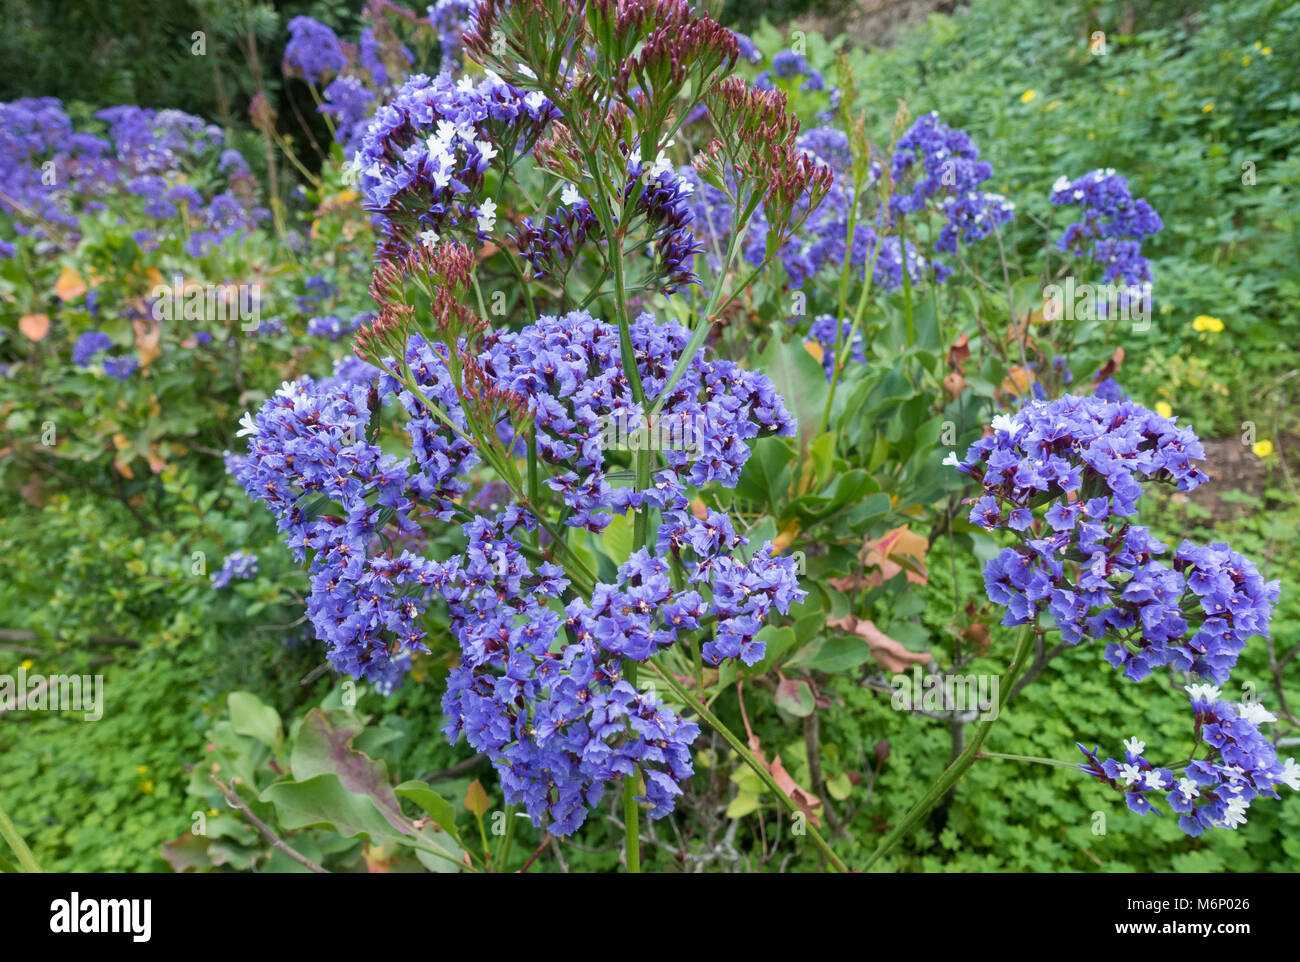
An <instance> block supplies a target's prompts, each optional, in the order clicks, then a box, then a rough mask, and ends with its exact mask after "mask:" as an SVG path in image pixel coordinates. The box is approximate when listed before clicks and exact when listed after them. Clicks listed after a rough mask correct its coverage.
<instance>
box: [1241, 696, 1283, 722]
mask: <svg viewBox="0 0 1300 962" xmlns="http://www.w3.org/2000/svg"><path fill="white" fill-rule="evenodd" d="M1237 715H1238V717H1240V718H1244V719H1245V720H1246V721H1248V722H1250V723H1251V724H1252V725H1262V724H1264V723H1265V722H1275V721H1277V716H1276V715H1274V714H1273V713H1272V712H1271V711H1269V710H1268V709H1267V708H1265V707H1264V706H1263V705H1261V704H1260V703H1259V702H1257V701H1251V702H1246V701H1243V702H1242V703H1241V704H1239V705H1238V706H1237Z"/></svg>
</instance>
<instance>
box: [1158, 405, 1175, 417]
mask: <svg viewBox="0 0 1300 962" xmlns="http://www.w3.org/2000/svg"><path fill="white" fill-rule="evenodd" d="M1156 414H1159V415H1160V416H1161V417H1162V418H1171V417H1173V416H1174V409H1173V408H1171V407H1170V406H1169V405H1168V404H1166V403H1165V402H1164V401H1157V402H1156Z"/></svg>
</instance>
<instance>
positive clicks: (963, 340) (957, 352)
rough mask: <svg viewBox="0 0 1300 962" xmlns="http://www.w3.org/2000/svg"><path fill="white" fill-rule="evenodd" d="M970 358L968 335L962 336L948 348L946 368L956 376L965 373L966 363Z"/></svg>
mask: <svg viewBox="0 0 1300 962" xmlns="http://www.w3.org/2000/svg"><path fill="white" fill-rule="evenodd" d="M968 358H970V335H969V334H963V335H962V336H961V337H959V338H957V340H956V341H955V342H954V343H953V345H952V347H950V348H948V367H950V368H951V369H952V370H953V371H955V372H956V373H958V374H965V373H966V361H967V359H968Z"/></svg>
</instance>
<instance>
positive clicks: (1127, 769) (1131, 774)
mask: <svg viewBox="0 0 1300 962" xmlns="http://www.w3.org/2000/svg"><path fill="white" fill-rule="evenodd" d="M1119 777H1120V778H1122V779H1124V784H1125V785H1132V784H1133V783H1134V782H1136V781H1137V780H1138V779H1139V778H1141V777H1142V769H1140V768H1138V767H1137V766H1136V765H1121V766H1120V767H1119Z"/></svg>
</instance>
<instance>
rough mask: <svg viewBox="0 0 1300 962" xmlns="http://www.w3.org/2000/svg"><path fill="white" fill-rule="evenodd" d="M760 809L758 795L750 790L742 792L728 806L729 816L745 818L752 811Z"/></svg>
mask: <svg viewBox="0 0 1300 962" xmlns="http://www.w3.org/2000/svg"><path fill="white" fill-rule="evenodd" d="M757 810H758V796H757V795H755V794H752V793H750V792H741V793H740V794H738V795H737V796H736V797H735V798H733V799H732V800H731V804H730V805H728V806H727V818H744V817H745V816H746V815H748V814H749V813H750V812H754V811H757Z"/></svg>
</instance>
